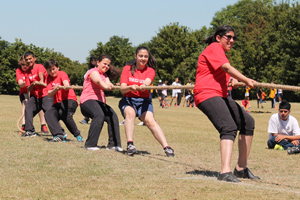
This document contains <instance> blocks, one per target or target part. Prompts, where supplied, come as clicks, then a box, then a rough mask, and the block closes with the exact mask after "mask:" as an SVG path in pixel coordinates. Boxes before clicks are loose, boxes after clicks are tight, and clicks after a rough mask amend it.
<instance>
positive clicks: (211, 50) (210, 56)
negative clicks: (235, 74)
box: [194, 42, 230, 105]
mask: <svg viewBox="0 0 300 200" xmlns="http://www.w3.org/2000/svg"><path fill="white" fill-rule="evenodd" d="M225 63H229V60H228V58H227V56H226V54H225V51H224V49H223V48H222V47H221V45H219V44H218V43H217V42H214V43H211V44H210V45H209V46H208V47H206V48H205V49H204V51H203V52H202V53H201V55H200V56H199V59H198V65H197V73H196V81H195V89H194V95H195V97H194V98H195V104H196V105H198V104H199V103H201V102H203V101H205V100H207V99H209V98H212V97H216V96H220V97H224V98H225V97H227V95H228V91H227V86H228V83H229V79H230V75H229V74H227V73H226V72H225V71H224V70H223V69H222V68H221V66H222V65H223V64H225Z"/></svg>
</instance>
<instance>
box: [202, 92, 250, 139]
mask: <svg viewBox="0 0 300 200" xmlns="http://www.w3.org/2000/svg"><path fill="white" fill-rule="evenodd" d="M197 107H198V108H199V109H200V110H201V111H202V112H203V113H204V114H205V115H206V116H207V117H208V118H209V120H210V121H211V122H212V123H213V125H214V126H215V128H216V129H217V130H218V131H219V133H220V138H221V140H223V139H229V140H233V141H234V140H235V137H236V135H237V131H238V130H239V131H240V134H243V135H253V132H254V119H253V118H252V117H251V116H250V115H249V113H247V112H246V111H245V110H244V109H243V108H241V107H240V105H238V104H237V103H236V102H235V101H234V100H233V99H232V98H230V97H227V98H222V97H212V98H210V99H207V100H205V101H203V102H202V103H200V104H198V105H197Z"/></svg>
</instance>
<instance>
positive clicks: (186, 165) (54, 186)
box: [0, 95, 300, 199]
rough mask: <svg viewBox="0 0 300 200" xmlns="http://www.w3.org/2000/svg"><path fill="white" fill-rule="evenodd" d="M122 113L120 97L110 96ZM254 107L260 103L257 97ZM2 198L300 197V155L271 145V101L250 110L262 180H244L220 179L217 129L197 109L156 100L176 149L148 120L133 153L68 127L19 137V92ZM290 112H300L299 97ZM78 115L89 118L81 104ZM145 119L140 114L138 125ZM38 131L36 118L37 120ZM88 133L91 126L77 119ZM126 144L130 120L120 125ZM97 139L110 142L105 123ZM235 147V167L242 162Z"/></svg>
mask: <svg viewBox="0 0 300 200" xmlns="http://www.w3.org/2000/svg"><path fill="white" fill-rule="evenodd" d="M107 101H108V104H109V105H111V106H112V107H113V108H114V109H115V111H116V112H117V113H118V115H119V121H122V119H123V118H122V116H121V114H120V111H119V109H118V108H117V105H118V102H119V99H117V98H107ZM251 103H252V108H251V110H254V111H259V110H262V109H256V102H255V101H251ZM0 108H1V111H0V135H1V140H0V157H1V158H0V177H1V179H0V199H299V198H300V186H299V178H300V170H299V163H300V162H299V160H300V159H299V158H300V157H299V156H300V155H287V153H286V151H279V150H268V149H267V148H266V140H267V138H268V134H267V133H266V132H267V123H268V120H269V117H270V116H271V114H272V113H275V112H277V110H275V109H269V108H270V102H267V104H266V105H265V109H263V110H264V111H271V112H272V113H263V114H254V113H253V114H251V115H252V116H253V117H254V119H255V122H256V131H255V137H254V141H253V145H252V151H251V153H250V158H249V164H248V167H249V168H250V169H251V170H252V171H253V172H254V173H255V174H256V175H258V176H260V177H261V180H259V181H251V180H242V181H243V182H242V183H240V184H234V183H226V182H220V181H217V178H216V176H217V174H218V171H219V170H220V153H219V135H218V133H217V131H216V130H215V129H214V128H213V126H212V124H211V123H210V122H209V121H208V119H207V118H206V117H205V116H204V115H203V114H202V113H201V112H200V111H199V110H198V109H196V108H186V107H180V108H176V107H172V108H167V109H162V108H159V105H158V101H157V99H154V109H155V118H156V120H157V122H158V123H159V124H160V126H161V127H162V129H163V130H164V132H165V135H166V137H167V140H168V143H169V144H170V146H171V147H173V148H174V149H175V154H176V156H175V157H174V158H168V157H165V155H164V153H163V150H162V148H161V146H160V145H159V143H158V142H156V141H155V139H154V137H153V136H152V135H151V133H150V131H149V130H148V129H147V128H146V127H144V126H136V130H135V135H134V136H135V139H134V142H135V145H136V147H137V150H138V151H139V154H138V155H135V156H134V157H128V156H126V155H125V154H122V153H118V152H115V151H107V150H106V149H105V148H102V149H101V150H100V151H95V152H93V151H86V150H84V149H83V144H82V143H78V142H76V140H75V138H74V137H73V136H72V135H71V134H70V133H69V132H68V131H67V133H68V137H67V138H68V139H69V142H67V143H49V142H48V141H47V140H48V139H51V135H45V134H41V135H40V136H37V137H34V138H21V137H20V136H19V135H18V131H17V128H16V122H17V120H18V118H19V116H20V113H21V112H20V111H21V105H20V102H19V99H18V96H8V95H1V96H0ZM291 114H292V115H293V116H295V117H296V118H297V119H300V104H299V103H293V104H292V112H291ZM74 118H75V121H76V122H78V121H79V120H81V119H83V117H82V115H81V112H80V109H79V108H78V110H77V112H76V114H75V116H74ZM138 123H139V121H138V120H136V124H138ZM34 124H35V127H36V129H37V131H40V124H39V120H38V117H36V118H35V120H34ZM77 125H78V127H79V129H80V130H81V132H82V135H83V137H84V138H85V139H86V137H87V132H88V128H89V125H82V124H80V123H77ZM120 131H121V138H122V147H123V148H124V149H125V148H126V137H125V133H124V127H122V126H121V127H120ZM98 144H99V146H105V145H106V144H107V129H106V126H105V127H104V129H103V131H102V133H101V135H100V139H99V143H98ZM237 150H238V149H237V143H236V144H235V147H234V154H233V159H232V169H234V166H235V164H236V161H237Z"/></svg>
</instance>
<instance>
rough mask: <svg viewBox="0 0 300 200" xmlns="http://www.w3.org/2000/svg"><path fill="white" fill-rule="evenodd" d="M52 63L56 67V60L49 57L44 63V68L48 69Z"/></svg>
mask: <svg viewBox="0 0 300 200" xmlns="http://www.w3.org/2000/svg"><path fill="white" fill-rule="evenodd" d="M53 65H54V66H56V67H58V63H57V62H56V60H54V59H50V60H48V61H47V62H46V63H45V68H46V69H50V68H51V67H52V66H53Z"/></svg>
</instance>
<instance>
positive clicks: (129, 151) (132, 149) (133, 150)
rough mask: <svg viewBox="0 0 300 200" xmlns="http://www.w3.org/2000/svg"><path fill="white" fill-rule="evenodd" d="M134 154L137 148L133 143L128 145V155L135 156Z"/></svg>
mask: <svg viewBox="0 0 300 200" xmlns="http://www.w3.org/2000/svg"><path fill="white" fill-rule="evenodd" d="M133 154H136V149H135V146H134V145H133V144H130V145H128V146H127V155H129V156H133Z"/></svg>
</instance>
